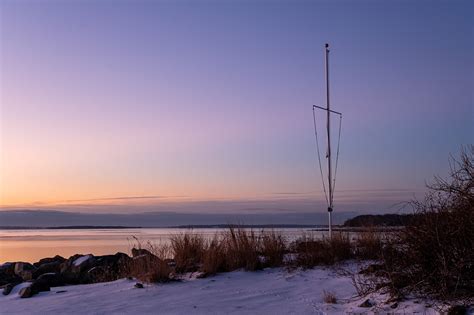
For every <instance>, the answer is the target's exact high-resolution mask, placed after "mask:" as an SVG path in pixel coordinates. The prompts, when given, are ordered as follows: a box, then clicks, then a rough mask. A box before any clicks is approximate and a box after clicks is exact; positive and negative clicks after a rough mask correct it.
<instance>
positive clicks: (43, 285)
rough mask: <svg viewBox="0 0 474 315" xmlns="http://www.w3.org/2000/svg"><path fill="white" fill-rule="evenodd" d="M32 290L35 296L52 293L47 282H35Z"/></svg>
mask: <svg viewBox="0 0 474 315" xmlns="http://www.w3.org/2000/svg"><path fill="white" fill-rule="evenodd" d="M30 288H31V290H33V293H34V294H36V293H39V292H45V291H51V287H50V286H49V284H48V282H46V281H33V283H32V284H31V286H30Z"/></svg>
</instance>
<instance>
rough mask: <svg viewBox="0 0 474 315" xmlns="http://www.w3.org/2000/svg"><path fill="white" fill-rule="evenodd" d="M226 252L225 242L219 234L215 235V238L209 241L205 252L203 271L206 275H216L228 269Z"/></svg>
mask: <svg viewBox="0 0 474 315" xmlns="http://www.w3.org/2000/svg"><path fill="white" fill-rule="evenodd" d="M226 253H227V250H226V246H225V243H224V242H223V241H222V239H221V238H219V236H218V235H215V236H214V238H213V239H212V240H210V241H209V242H208V243H207V246H206V249H205V251H204V253H203V256H202V265H201V271H202V272H204V274H205V275H214V274H216V273H218V272H225V271H228V270H227V265H226V259H227V258H226Z"/></svg>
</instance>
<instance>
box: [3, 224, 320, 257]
mask: <svg viewBox="0 0 474 315" xmlns="http://www.w3.org/2000/svg"><path fill="white" fill-rule="evenodd" d="M225 230H226V229H220V228H206V229H205V228H198V229H192V230H190V229H184V228H130V229H129V228H124V229H25V230H20V229H18V230H0V264H1V263H5V262H13V261H25V262H31V263H33V262H36V261H38V260H40V259H41V258H45V257H53V256H55V255H61V256H63V257H65V258H68V257H70V256H72V255H74V254H94V255H106V254H115V253H116V252H124V253H127V254H130V251H131V249H132V247H134V246H136V244H137V242H140V243H141V244H143V245H144V247H146V245H147V243H148V242H150V243H151V244H152V245H154V246H157V245H160V244H169V243H170V239H171V237H173V236H174V235H179V234H182V233H185V232H189V231H192V232H193V233H199V234H202V235H204V236H205V237H208V238H212V237H213V236H214V235H215V234H216V233H221V232H223V231H225ZM260 230H261V229H257V228H253V231H260ZM273 230H274V231H279V232H280V233H281V234H282V235H283V236H284V237H285V239H287V240H288V241H292V240H294V239H296V238H297V237H299V236H301V235H302V234H303V233H311V234H313V235H314V236H316V237H322V236H323V235H324V232H322V231H311V229H310V228H274V229H273ZM265 231H270V229H265Z"/></svg>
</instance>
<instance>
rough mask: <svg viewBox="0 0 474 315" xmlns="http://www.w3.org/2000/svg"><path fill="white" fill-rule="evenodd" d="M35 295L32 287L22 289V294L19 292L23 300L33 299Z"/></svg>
mask: <svg viewBox="0 0 474 315" xmlns="http://www.w3.org/2000/svg"><path fill="white" fill-rule="evenodd" d="M34 294H35V292H34V291H33V290H32V289H31V287H24V288H21V289H20V292H18V295H19V296H20V297H21V298H22V299H24V298H29V297H32V296H33V295H34Z"/></svg>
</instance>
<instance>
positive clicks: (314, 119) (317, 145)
mask: <svg viewBox="0 0 474 315" xmlns="http://www.w3.org/2000/svg"><path fill="white" fill-rule="evenodd" d="M337 114H339V113H337ZM313 124H314V135H315V140H316V149H317V152H318V162H319V171H320V173H321V180H322V183H323V190H324V196H325V198H326V203H327V204H328V206H329V205H330V203H329V202H331V204H332V203H333V201H334V195H333V196H331V197H332V199H333V200H329V199H328V195H327V192H326V184H325V183H324V175H323V167H322V163H321V154H320V150H319V141H318V131H317V125H316V113H315V111H314V107H313ZM341 129H342V114H339V135H338V140H337V151H336V165H335V168H334V179H333V182H332V183H330V184H332V191H334V190H335V188H336V175H337V166H338V164H339V147H340V144H341Z"/></svg>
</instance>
